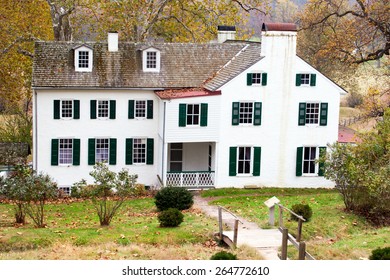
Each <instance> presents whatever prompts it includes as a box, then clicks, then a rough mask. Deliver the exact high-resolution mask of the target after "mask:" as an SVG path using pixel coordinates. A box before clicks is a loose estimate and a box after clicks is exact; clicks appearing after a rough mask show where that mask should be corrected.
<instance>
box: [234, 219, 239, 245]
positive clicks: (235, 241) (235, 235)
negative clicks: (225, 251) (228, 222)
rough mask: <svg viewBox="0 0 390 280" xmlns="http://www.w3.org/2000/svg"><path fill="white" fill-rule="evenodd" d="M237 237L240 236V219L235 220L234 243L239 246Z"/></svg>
mask: <svg viewBox="0 0 390 280" xmlns="http://www.w3.org/2000/svg"><path fill="white" fill-rule="evenodd" d="M237 238H238V220H237V219H236V220H234V235H233V243H234V247H237Z"/></svg>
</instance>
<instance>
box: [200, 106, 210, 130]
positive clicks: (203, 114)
mask: <svg viewBox="0 0 390 280" xmlns="http://www.w3.org/2000/svg"><path fill="white" fill-rule="evenodd" d="M207 114H208V104H207V103H202V104H200V126H207Z"/></svg>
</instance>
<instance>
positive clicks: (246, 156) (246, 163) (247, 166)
mask: <svg viewBox="0 0 390 280" xmlns="http://www.w3.org/2000/svg"><path fill="white" fill-rule="evenodd" d="M250 172H251V147H238V168H237V173H238V174H249V173H250Z"/></svg>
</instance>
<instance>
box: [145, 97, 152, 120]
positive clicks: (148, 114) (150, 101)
mask: <svg viewBox="0 0 390 280" xmlns="http://www.w3.org/2000/svg"><path fill="white" fill-rule="evenodd" d="M147 107H148V110H147V116H146V118H147V119H153V100H148V101H147Z"/></svg>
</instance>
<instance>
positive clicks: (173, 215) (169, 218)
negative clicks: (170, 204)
mask: <svg viewBox="0 0 390 280" xmlns="http://www.w3.org/2000/svg"><path fill="white" fill-rule="evenodd" d="M157 219H158V221H159V222H160V226H161V227H177V226H178V225H180V224H181V223H182V222H183V219H184V215H183V213H181V212H180V210H178V209H176V208H169V209H167V210H164V211H162V212H160V213H159V214H158V216H157Z"/></svg>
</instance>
